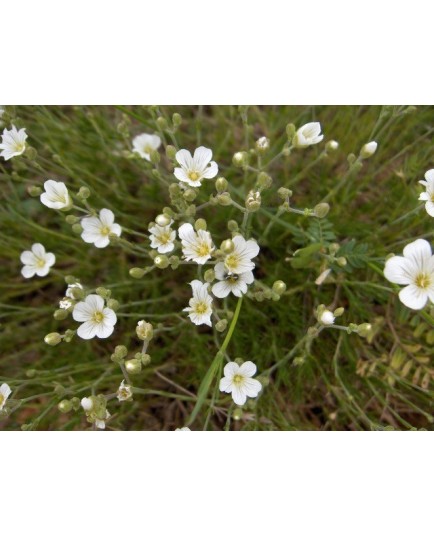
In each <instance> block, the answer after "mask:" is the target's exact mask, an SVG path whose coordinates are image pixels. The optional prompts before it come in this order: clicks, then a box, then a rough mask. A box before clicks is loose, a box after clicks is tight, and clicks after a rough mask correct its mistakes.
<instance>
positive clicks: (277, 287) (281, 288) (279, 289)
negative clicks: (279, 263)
mask: <svg viewBox="0 0 434 536" xmlns="http://www.w3.org/2000/svg"><path fill="white" fill-rule="evenodd" d="M272 288H273V292H275V293H276V294H278V295H279V296H282V294H283V293H284V292H285V291H286V284H285V283H284V282H283V281H281V280H278V281H275V282H274V283H273V287H272Z"/></svg>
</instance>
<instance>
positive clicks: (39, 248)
mask: <svg viewBox="0 0 434 536" xmlns="http://www.w3.org/2000/svg"><path fill="white" fill-rule="evenodd" d="M20 259H21V262H22V263H23V264H24V266H23V268H22V270H21V274H22V275H23V277H25V278H26V279H28V278H29V277H33V276H34V275H35V274H36V275H38V276H39V277H44V276H46V275H47V274H48V272H49V271H50V267H51V266H53V265H54V263H55V262H56V257H55V256H54V255H53V253H46V252H45V248H44V246H43V245H42V244H33V246H32V251H23V252H22V253H21V257H20Z"/></svg>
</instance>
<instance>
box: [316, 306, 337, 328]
mask: <svg viewBox="0 0 434 536" xmlns="http://www.w3.org/2000/svg"><path fill="white" fill-rule="evenodd" d="M319 321H320V322H321V324H323V325H324V326H331V325H332V324H334V323H335V315H334V314H333V313H332V312H331V311H329V310H328V309H326V310H325V311H323V312H322V314H321V316H320V318H319Z"/></svg>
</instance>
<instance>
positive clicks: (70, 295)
mask: <svg viewBox="0 0 434 536" xmlns="http://www.w3.org/2000/svg"><path fill="white" fill-rule="evenodd" d="M73 288H79V289H81V290H83V285H81V284H80V283H70V284H69V285H68V288H67V289H66V292H65V296H66V297H67V298H72V299H74V294H73V292H72V289H73Z"/></svg>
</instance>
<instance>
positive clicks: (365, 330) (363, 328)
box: [357, 324, 372, 337]
mask: <svg viewBox="0 0 434 536" xmlns="http://www.w3.org/2000/svg"><path fill="white" fill-rule="evenodd" d="M357 333H358V334H359V335H360V337H368V336H369V335H371V333H372V324H359V326H358V327H357Z"/></svg>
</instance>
